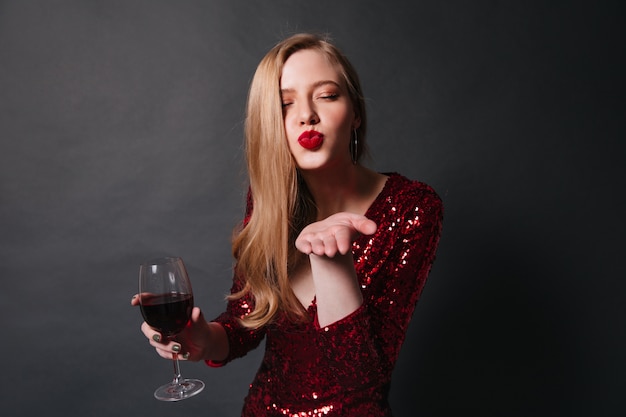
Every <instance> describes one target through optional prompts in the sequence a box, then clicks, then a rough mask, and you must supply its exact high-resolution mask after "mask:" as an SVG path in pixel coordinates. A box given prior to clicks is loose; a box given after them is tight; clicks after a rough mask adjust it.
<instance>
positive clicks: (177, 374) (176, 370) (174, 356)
mask: <svg viewBox="0 0 626 417" xmlns="http://www.w3.org/2000/svg"><path fill="white" fill-rule="evenodd" d="M172 362H174V381H172V382H173V383H174V384H176V385H179V384H180V365H179V364H178V353H174V354H172Z"/></svg>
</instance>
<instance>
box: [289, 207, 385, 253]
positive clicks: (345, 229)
mask: <svg viewBox="0 0 626 417" xmlns="http://www.w3.org/2000/svg"><path fill="white" fill-rule="evenodd" d="M376 228H377V226H376V223H375V222H373V221H372V220H370V219H368V218H367V217H365V216H361V215H358V214H354V213H347V212H341V213H336V214H333V215H332V216H330V217H327V218H326V219H324V220H321V221H317V222H314V223H311V224H310V225H308V226H306V227H305V228H304V229H303V230H302V232H301V233H300V235H299V236H298V238H297V239H296V248H298V250H299V251H300V252H302V253H304V254H307V255H311V254H315V255H318V256H323V255H325V256H327V257H329V258H332V257H334V256H335V255H337V253H340V254H341V255H345V254H346V253H348V251H349V250H350V249H351V248H352V242H353V241H354V239H355V238H356V237H357V236H358V235H359V234H364V235H371V234H374V233H375V232H376Z"/></svg>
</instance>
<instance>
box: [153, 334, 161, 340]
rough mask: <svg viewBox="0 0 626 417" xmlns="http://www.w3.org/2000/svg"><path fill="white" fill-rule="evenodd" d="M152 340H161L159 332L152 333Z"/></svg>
mask: <svg viewBox="0 0 626 417" xmlns="http://www.w3.org/2000/svg"><path fill="white" fill-rule="evenodd" d="M152 340H154V341H155V342H160V341H161V335H160V334H154V335H152Z"/></svg>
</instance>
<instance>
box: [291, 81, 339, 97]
mask: <svg viewBox="0 0 626 417" xmlns="http://www.w3.org/2000/svg"><path fill="white" fill-rule="evenodd" d="M327 84H331V85H334V86H335V87H337V88H341V86H340V85H339V84H338V83H337V82H336V81H333V80H320V81H316V82H314V83H313V84H312V85H311V87H313V88H319V87H322V86H324V85H327ZM294 91H295V90H294V89H293V88H281V90H280V93H281V94H285V93H292V92H294Z"/></svg>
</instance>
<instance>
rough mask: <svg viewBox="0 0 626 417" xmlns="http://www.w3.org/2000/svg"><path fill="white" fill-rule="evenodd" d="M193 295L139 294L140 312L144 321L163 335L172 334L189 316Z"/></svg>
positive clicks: (175, 332) (185, 322) (181, 327)
mask: <svg viewBox="0 0 626 417" xmlns="http://www.w3.org/2000/svg"><path fill="white" fill-rule="evenodd" d="M192 308H193V295H191V294H180V293H170V294H155V295H142V296H141V314H142V315H143V318H144V320H145V321H146V323H148V324H149V325H150V327H152V328H153V329H155V330H158V331H159V332H161V334H163V336H165V337H169V336H174V335H175V334H177V333H178V332H180V331H181V330H182V329H184V328H185V325H186V324H187V322H188V321H189V318H190V317H191V309H192Z"/></svg>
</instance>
